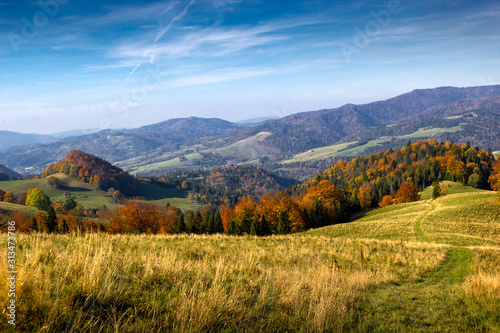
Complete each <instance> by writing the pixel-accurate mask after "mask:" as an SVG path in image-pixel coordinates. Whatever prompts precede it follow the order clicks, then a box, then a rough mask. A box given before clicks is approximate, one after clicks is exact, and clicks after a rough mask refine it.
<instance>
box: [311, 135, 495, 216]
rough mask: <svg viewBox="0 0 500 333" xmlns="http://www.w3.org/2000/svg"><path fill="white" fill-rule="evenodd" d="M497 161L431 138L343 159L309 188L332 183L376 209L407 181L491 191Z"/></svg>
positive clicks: (484, 153) (488, 154) (419, 185)
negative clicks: (456, 183)
mask: <svg viewBox="0 0 500 333" xmlns="http://www.w3.org/2000/svg"><path fill="white" fill-rule="evenodd" d="M494 162H495V158H494V156H493V154H492V153H491V151H484V150H479V149H477V148H473V147H471V146H470V145H469V144H463V145H460V146H459V145H457V144H454V143H449V142H446V143H444V144H443V143H441V144H439V143H437V141H436V140H432V139H430V140H427V141H418V142H415V143H408V145H407V146H406V147H403V148H400V149H395V150H394V149H389V150H387V151H385V152H379V153H376V154H372V155H369V156H366V157H362V158H353V159H351V160H349V161H345V160H341V161H339V162H337V163H336V164H335V165H333V166H332V167H330V168H328V169H327V170H325V171H324V172H322V173H320V174H318V175H317V176H316V177H315V178H313V179H311V180H309V181H308V182H307V186H315V184H316V183H318V181H320V180H328V181H330V182H331V183H332V184H334V185H336V186H337V187H339V188H341V189H343V190H346V191H349V192H351V194H352V199H353V201H356V200H358V201H359V199H360V198H361V197H362V196H364V197H365V198H366V197H367V196H368V197H369V206H375V205H376V204H377V203H378V202H380V201H381V200H382V198H383V196H384V195H394V194H395V193H396V191H397V190H398V189H399V187H400V186H401V184H402V183H404V182H409V183H413V184H415V185H416V186H417V188H418V189H420V190H421V189H423V188H424V187H426V186H429V185H431V184H432V183H433V182H434V181H442V180H450V181H459V182H462V183H463V184H467V185H470V186H472V187H476V188H482V189H490V184H489V182H488V181H489V178H490V175H491V173H492V171H493V164H494ZM360 193H361V194H360Z"/></svg>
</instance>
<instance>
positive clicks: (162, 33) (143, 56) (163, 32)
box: [122, 0, 194, 85]
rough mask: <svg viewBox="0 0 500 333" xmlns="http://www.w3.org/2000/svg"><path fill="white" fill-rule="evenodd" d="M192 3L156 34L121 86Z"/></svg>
mask: <svg viewBox="0 0 500 333" xmlns="http://www.w3.org/2000/svg"><path fill="white" fill-rule="evenodd" d="M193 3H194V0H191V1H189V3H188V4H187V5H186V7H184V9H183V10H182V12H181V13H180V14H179V15H177V16H175V17H174V18H173V19H172V20H171V21H170V23H168V24H167V25H166V26H165V27H163V28H162V29H161V31H160V32H159V33H158V35H157V36H156V37H155V39H154V40H153V43H152V45H151V46H150V47H149V48H148V49H147V50H146V51H145V52H144V54H143V55H142V57H141V60H139V62H138V63H137V65H135V67H134V69H133V70H132V71H131V72H130V73H129V75H128V76H127V78H126V79H125V81H124V82H123V84H122V85H124V84H125V83H127V81H128V80H129V79H130V77H131V76H132V75H133V74H134V72H135V71H136V69H137V68H138V67H139V66H140V65H141V64H142V62H143V61H144V58H145V57H146V56H148V54H149V53H150V52H151V50H152V48H153V46H154V44H156V43H157V42H158V41H159V40H160V38H162V37H163V35H165V34H166V33H167V32H168V31H169V30H170V29H171V28H172V26H173V24H175V23H176V22H177V21H179V20H180V19H181V18H182V17H184V16H185V15H186V13H187V11H188V9H189V7H191V6H192V5H193ZM170 9H171V6H168V7H167V8H165V9H164V10H163V11H162V13H163V12H165V11H169V10H170ZM153 60H154V56H152V57H151V61H150V62H151V63H152V62H153Z"/></svg>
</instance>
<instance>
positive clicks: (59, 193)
mask: <svg viewBox="0 0 500 333" xmlns="http://www.w3.org/2000/svg"><path fill="white" fill-rule="evenodd" d="M54 177H55V178H57V179H58V180H59V182H60V184H61V186H60V187H59V188H53V187H51V186H50V185H49V184H48V182H47V179H48V178H40V179H30V180H16V181H4V182H0V189H2V190H4V191H5V192H7V191H12V192H14V193H16V194H18V193H27V192H28V190H29V189H30V188H39V189H41V190H42V191H43V192H45V194H47V195H48V196H49V197H50V199H51V200H52V201H56V200H61V201H62V202H64V201H65V200H66V199H67V198H66V197H65V196H64V193H65V192H70V193H71V196H72V197H73V198H74V199H75V200H76V201H77V202H79V203H81V204H82V205H83V207H84V208H86V209H89V208H93V209H98V208H100V207H101V206H102V205H106V207H108V209H115V208H119V207H121V205H120V204H118V203H116V202H115V201H114V200H113V198H111V196H109V195H108V193H107V192H104V191H100V190H98V189H97V188H95V187H94V186H92V185H90V184H86V183H83V182H80V181H78V180H75V179H72V178H70V177H68V176H67V175H63V174H56V175H54ZM143 197H144V198H145V199H146V200H150V201H154V202H156V203H157V204H159V205H166V204H167V203H170V204H172V205H174V206H176V207H179V208H181V209H183V210H186V209H197V208H199V205H198V204H197V203H196V202H192V201H191V200H190V199H189V198H188V192H186V191H182V190H178V189H176V188H165V187H162V186H160V185H157V184H150V183H143ZM5 205H6V203H3V202H0V207H5V208H13V209H10V210H19V209H20V210H26V209H28V210H29V209H30V208H27V207H26V208H23V206H19V205H10V206H5Z"/></svg>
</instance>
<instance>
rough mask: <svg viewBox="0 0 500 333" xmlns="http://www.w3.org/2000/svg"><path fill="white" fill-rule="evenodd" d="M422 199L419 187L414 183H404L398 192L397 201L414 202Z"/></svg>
mask: <svg viewBox="0 0 500 333" xmlns="http://www.w3.org/2000/svg"><path fill="white" fill-rule="evenodd" d="M418 200H420V194H418V189H417V187H416V186H415V184H413V183H406V182H405V183H403V184H401V186H400V187H399V189H398V191H397V192H396V197H395V201H396V203H405V202H413V201H418Z"/></svg>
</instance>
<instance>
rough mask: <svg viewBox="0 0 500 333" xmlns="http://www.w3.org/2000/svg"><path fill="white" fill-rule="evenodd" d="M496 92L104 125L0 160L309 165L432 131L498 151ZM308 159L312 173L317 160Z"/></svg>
mask: <svg viewBox="0 0 500 333" xmlns="http://www.w3.org/2000/svg"><path fill="white" fill-rule="evenodd" d="M499 96H500V86H498V85H496V86H483V87H470V88H454V87H441V88H435V89H420V90H414V91H412V92H409V93H407V94H403V95H400V96H397V97H394V98H391V99H388V100H385V101H378V102H374V103H369V104H363V105H354V104H347V105H344V106H342V107H339V108H335V109H325V110H320V111H313V112H303V113H298V114H294V115H291V116H288V117H284V118H279V119H270V120H266V121H263V122H259V123H255V124H247V125H242V124H234V123H230V122H227V121H224V120H221V119H203V118H195V117H191V118H185V119H172V120H168V121H165V122H162V123H159V124H154V125H149V126H145V127H141V128H138V129H132V130H120V131H110V130H107V131H102V132H99V133H95V134H91V135H85V136H80V137H71V138H65V139H61V140H58V141H56V142H53V143H50V144H46V145H33V146H24V147H14V148H10V149H7V150H6V151H4V152H1V153H0V161H1V162H2V163H3V164H5V165H7V166H8V167H10V168H12V169H15V170H23V169H24V168H26V167H34V168H35V170H39V171H40V172H41V171H42V170H43V169H44V168H45V167H46V166H47V165H49V164H50V163H53V162H54V161H55V160H58V159H61V158H63V157H64V156H65V155H66V154H67V153H68V152H69V151H70V150H72V149H80V150H83V151H87V152H90V153H92V154H95V155H98V156H100V157H101V158H104V159H106V160H109V161H110V162H112V163H115V164H117V165H119V166H120V167H121V168H123V169H125V170H128V171H130V172H134V173H141V174H146V173H148V174H150V175H159V174H165V173H166V172H168V171H174V170H197V169H200V168H201V167H205V168H213V167H215V166H224V165H229V164H239V163H255V164H260V165H264V166H266V167H267V168H270V171H276V170H278V169H280V168H282V167H283V165H281V163H282V162H284V161H286V162H287V164H289V163H290V162H294V161H300V162H308V163H309V162H310V161H311V160H307V161H304V160H303V155H301V154H304V153H306V152H308V151H310V150H312V149H327V147H331V146H337V145H339V144H348V145H349V147H347V148H340V149H339V150H338V151H336V152H335V154H330V155H329V157H331V158H337V157H339V156H356V155H358V154H361V155H363V154H368V153H371V152H375V151H379V150H381V149H388V148H391V147H392V148H394V147H398V146H401V145H402V144H404V143H405V142H406V141H407V140H408V139H409V138H410V139H416V138H428V137H433V138H436V139H437V140H443V141H446V140H449V141H451V140H454V141H455V142H457V143H460V144H462V143H465V142H466V141H470V142H472V144H473V145H474V146H480V147H481V148H483V149H487V148H492V149H493V150H499V149H500V141H499V138H498V135H497V131H498V127H499V125H500V112H499V110H500V97H499ZM352 148H355V149H353V150H351V151H350V152H346V151H345V150H348V149H352ZM339 154H340V155H339ZM296 156H300V157H298V158H296ZM313 160H314V161H315V163H316V164H317V166H316V167H315V168H314V167H313V169H315V170H316V171H317V170H319V168H320V167H319V164H318V163H320V162H321V158H314V159H313ZM287 167H290V166H287ZM297 167H300V165H297ZM309 173H310V172H309V171H308V172H307V174H309ZM292 174H293V173H292ZM292 174H289V175H287V176H288V177H290V176H291V175H292ZM293 176H294V177H304V176H306V174H303V175H298V176H296V175H293Z"/></svg>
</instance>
